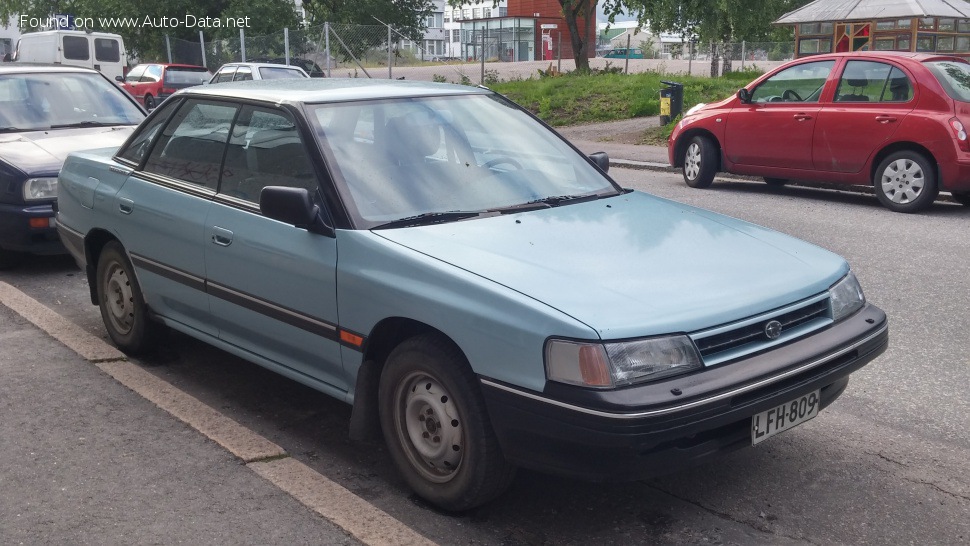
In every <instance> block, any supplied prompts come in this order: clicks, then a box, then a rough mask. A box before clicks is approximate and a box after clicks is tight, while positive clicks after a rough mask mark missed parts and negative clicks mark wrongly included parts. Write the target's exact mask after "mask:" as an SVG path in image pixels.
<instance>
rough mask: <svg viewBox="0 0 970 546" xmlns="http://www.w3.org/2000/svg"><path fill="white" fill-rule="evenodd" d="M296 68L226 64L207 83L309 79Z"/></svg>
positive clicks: (272, 65) (265, 64)
mask: <svg viewBox="0 0 970 546" xmlns="http://www.w3.org/2000/svg"><path fill="white" fill-rule="evenodd" d="M309 77H310V76H309V75H307V73H306V72H304V71H303V69H302V68H300V67H298V66H290V65H285V64H274V63H226V64H224V65H222V66H221V67H219V70H216V73H215V75H213V76H212V78H210V79H209V83H223V82H232V81H236V82H239V81H248V80H289V79H294V78H309Z"/></svg>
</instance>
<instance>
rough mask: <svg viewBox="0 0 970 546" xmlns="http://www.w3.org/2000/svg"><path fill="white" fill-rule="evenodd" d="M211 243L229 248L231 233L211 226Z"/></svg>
mask: <svg viewBox="0 0 970 546" xmlns="http://www.w3.org/2000/svg"><path fill="white" fill-rule="evenodd" d="M212 242H213V243H214V244H217V245H219V246H229V245H231V244H232V232H231V231H229V230H228V229H226V228H221V227H219V226H212Z"/></svg>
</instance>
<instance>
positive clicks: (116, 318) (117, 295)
mask: <svg viewBox="0 0 970 546" xmlns="http://www.w3.org/2000/svg"><path fill="white" fill-rule="evenodd" d="M102 293H103V296H102V298H103V299H104V306H105V309H107V311H108V319H110V320H111V326H112V327H113V328H114V329H115V331H117V332H118V333H120V334H127V333H129V332H131V329H132V327H133V326H134V324H135V312H134V311H135V309H134V305H135V297H134V292H133V291H132V289H131V280H130V279H129V278H128V273H127V272H126V271H125V268H124V267H122V266H121V264H119V263H117V262H114V263H112V264H111V265H110V266H109V267H108V271H107V274H106V275H105V280H104V290H103V292H102Z"/></svg>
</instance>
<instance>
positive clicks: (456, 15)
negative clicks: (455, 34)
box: [451, 9, 461, 21]
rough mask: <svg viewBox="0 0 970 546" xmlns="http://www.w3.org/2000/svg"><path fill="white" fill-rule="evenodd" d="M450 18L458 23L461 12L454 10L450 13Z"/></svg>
mask: <svg viewBox="0 0 970 546" xmlns="http://www.w3.org/2000/svg"><path fill="white" fill-rule="evenodd" d="M451 18H452V19H454V20H455V21H458V20H459V19H461V10H458V9H456V10H454V11H452V12H451Z"/></svg>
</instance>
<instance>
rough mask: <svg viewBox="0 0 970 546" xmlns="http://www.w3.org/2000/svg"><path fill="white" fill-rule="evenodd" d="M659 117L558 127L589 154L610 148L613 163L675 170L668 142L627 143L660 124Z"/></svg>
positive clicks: (558, 129)
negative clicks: (665, 143) (668, 149)
mask: <svg viewBox="0 0 970 546" xmlns="http://www.w3.org/2000/svg"><path fill="white" fill-rule="evenodd" d="M659 124H660V120H659V119H658V118H657V117H656V116H653V117H646V118H634V119H627V120H620V121H613V122H605V123H590V124H586V125H572V126H569V127H557V128H556V130H557V131H558V132H559V133H560V134H562V135H563V136H564V137H566V138H567V139H569V141H570V142H572V143H573V144H574V145H576V147H577V148H579V149H580V150H581V151H583V152H584V153H586V154H591V153H594V152H606V153H607V154H609V156H610V166H611V167H620V168H625V169H650V170H661V171H673V170H674V169H673V167H671V166H670V163H669V162H668V159H667V148H666V146H648V145H643V144H627V143H625V141H626V142H628V141H631V140H635V138H631V137H634V136H637V135H639V134H640V133H642V132H643V131H644V130H645V129H648V128H650V127H657V126H658V125H659Z"/></svg>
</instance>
